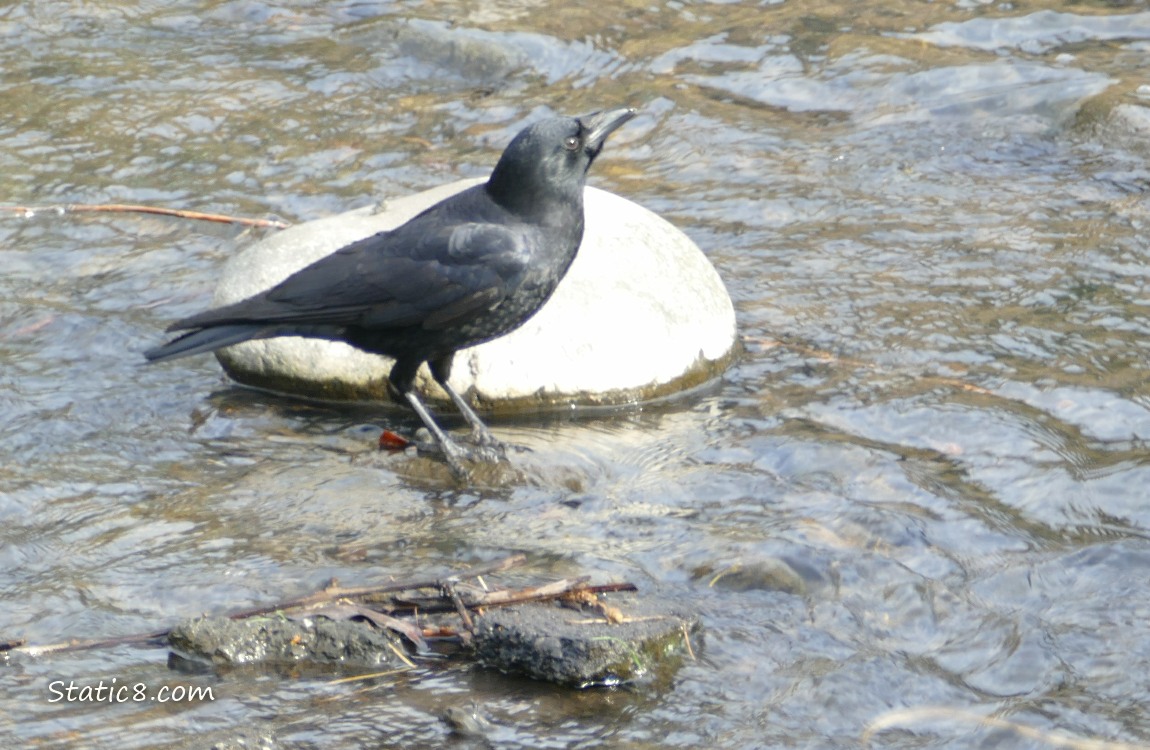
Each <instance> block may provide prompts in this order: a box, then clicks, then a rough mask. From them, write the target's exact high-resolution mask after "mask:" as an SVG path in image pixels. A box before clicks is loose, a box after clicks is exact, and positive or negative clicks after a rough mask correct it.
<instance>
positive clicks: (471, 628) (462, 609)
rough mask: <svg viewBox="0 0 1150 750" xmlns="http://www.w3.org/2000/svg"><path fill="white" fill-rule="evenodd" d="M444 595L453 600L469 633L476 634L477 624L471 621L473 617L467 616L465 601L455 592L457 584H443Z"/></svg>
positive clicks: (448, 582)
mask: <svg viewBox="0 0 1150 750" xmlns="http://www.w3.org/2000/svg"><path fill="white" fill-rule="evenodd" d="M443 593H444V594H446V595H447V597H448V598H449V599H451V603H452V604H454V605H455V611H457V612H458V613H459V619H461V620H463V627H465V628H467V632H468V633H474V632H475V623H474V622H472V621H471V615H469V614H467V607H466V605H464V603H463V600H462V599H460V598H459V592H458V591H456V590H455V584H454V583H452V582H451V581H444V582H443Z"/></svg>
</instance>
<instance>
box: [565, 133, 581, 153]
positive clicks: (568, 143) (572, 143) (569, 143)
mask: <svg viewBox="0 0 1150 750" xmlns="http://www.w3.org/2000/svg"><path fill="white" fill-rule="evenodd" d="M563 148H565V149H567V150H568V151H574V150H575V149H577V148H579V139H578V138H576V137H575V136H573V135H569V136H567V138H566V139H564V141H563Z"/></svg>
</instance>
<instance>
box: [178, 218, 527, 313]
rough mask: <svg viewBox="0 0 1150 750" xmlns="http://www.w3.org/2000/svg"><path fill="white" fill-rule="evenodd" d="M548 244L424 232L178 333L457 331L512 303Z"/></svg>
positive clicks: (335, 261)
mask: <svg viewBox="0 0 1150 750" xmlns="http://www.w3.org/2000/svg"><path fill="white" fill-rule="evenodd" d="M538 241H539V238H538V236H537V234H536V233H535V231H533V230H532V229H531V228H529V227H526V226H524V225H522V224H520V225H505V224H492V223H476V222H471V223H464V224H454V225H447V226H442V225H441V226H439V227H431V228H429V227H427V226H426V224H424V225H423V226H419V222H412V223H411V224H407V225H404V226H402V227H399V228H398V229H396V230H393V231H390V232H381V233H379V234H376V235H372V236H371V237H367V238H364V239H362V240H359V241H358V242H354V243H352V244H350V245H347V246H346V247H343V248H341V249H340V250H337V251H336V252H334V253H332V254H331V255H329V256H326V257H324V258H321V259H320V260H318V261H316V262H315V263H313V264H311V265H310V266H307V267H306V268H304V269H302V270H300V271H298V272H296V273H295V274H293V275H291V276H289V277H288V278H287V279H285V280H284V281H283V282H281V283H280V284H279V285H277V286H275V287H273V288H272V289H270V290H268V291H267V292H265V293H263V294H261V295H258V296H256V297H252V298H251V299H247V300H244V301H242V302H238V303H236V304H234V305H230V306H227V307H223V308H219V309H217V310H209V311H207V312H205V313H201V314H200V315H195V316H192V317H190V318H185V319H184V320H181V321H179V322H178V323H176V324H175V325H174V326H172V330H186V329H189V328H202V327H205V326H215V325H227V324H233V323H253V322H259V323H269V324H276V325H285V326H291V325H301V326H308V325H313V326H314V325H323V326H340V327H342V326H364V327H369V328H400V327H408V326H422V327H424V328H426V329H429V330H435V329H442V328H447V327H450V326H451V325H452V324H454V323H456V322H459V321H461V320H465V319H467V318H470V317H472V316H474V315H476V314H478V313H481V312H483V311H484V310H488V309H492V308H494V307H495V306H497V305H498V304H499V303H500V302H502V301H503V300H504V299H505V298H506V297H507V296H508V295H509V294H510V293H511V292H512V291H513V290H514V289H515V287H516V286H517V285H518V283H519V282H520V281H521V279H522V278H523V275H524V272H525V271H526V270H527V268H528V265H529V264H530V262H531V258H532V256H533V250H534V248H535V245H536V244H537V243H538Z"/></svg>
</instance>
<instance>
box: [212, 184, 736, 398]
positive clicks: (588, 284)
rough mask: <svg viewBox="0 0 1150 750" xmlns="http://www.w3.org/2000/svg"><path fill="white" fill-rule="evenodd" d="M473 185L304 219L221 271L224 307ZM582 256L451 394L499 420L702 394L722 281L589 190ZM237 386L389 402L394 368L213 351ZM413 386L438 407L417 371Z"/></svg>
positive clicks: (476, 355)
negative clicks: (544, 410) (521, 412)
mask: <svg viewBox="0 0 1150 750" xmlns="http://www.w3.org/2000/svg"><path fill="white" fill-rule="evenodd" d="M479 181H480V180H465V181H460V182H456V183H453V184H450V185H445V186H442V187H439V188H435V189H433V190H428V191H426V192H423V193H419V194H417V195H413V196H408V197H405V198H399V199H396V200H389V201H387V202H386V203H384V204H382V205H381V206H379V207H377V208H367V209H360V210H356V211H350V212H348V213H344V214H340V215H338V216H333V217H329V218H326V219H319V220H316V221H310V222H307V223H304V224H299V225H296V226H293V227H290V228H288V229H286V230H284V231H282V232H279V233H277V234H275V235H272V236H270V237H268V238H267V239H265V240H263V241H261V242H258V243H256V244H255V245H253V246H251V247H249V248H246V249H245V250H244V251H243V252H241V253H240V254H239V255H237V256H236V257H235V258H233V259H232V260H231V261H230V262H229V263H228V264H227V266H226V267H225V268H224V275H223V279H222V281H221V283H220V285H219V287H218V289H217V290H216V297H215V302H216V304H217V305H224V304H228V303H231V302H236V301H238V300H241V299H244V298H246V297H249V296H251V295H253V294H256V293H258V292H260V291H263V290H264V289H267V288H268V287H270V286H272V285H274V284H276V283H278V282H280V281H282V280H283V279H284V278H286V277H287V276H289V275H291V274H292V273H294V272H295V271H297V270H299V269H300V268H303V267H304V266H306V265H308V264H309V263H311V262H313V261H314V260H316V259H318V258H320V257H322V256H324V255H327V254H330V253H332V252H334V251H335V250H337V249H339V248H340V247H343V246H344V245H346V244H348V243H350V242H353V241H355V240H358V239H361V238H363V237H366V236H368V235H370V234H373V233H376V232H380V231H384V230H387V229H391V228H394V227H396V226H398V225H400V224H402V223H404V222H405V221H407V220H408V219H410V218H411V217H413V216H415V214H417V213H419V212H420V211H422V210H423V209H425V208H427V207H428V206H431V205H432V204H434V203H436V202H438V201H440V200H443V199H444V198H446V197H448V196H449V195H452V194H454V193H456V192H459V191H460V190H463V189H464V188H466V187H470V186H471V185H474V184H476V183H477V182H479ZM586 215H587V224H586V231H585V234H584V238H583V244H582V247H581V249H580V251H579V255H578V256H577V257H576V259H575V262H574V263H573V264H572V266H571V269H570V271H569V272H568V274H567V277H566V278H565V279H564V280H563V282H562V283H561V284H560V285H559V288H558V290H557V291H556V292H555V295H554V296H553V297H552V298H551V300H550V301H549V302H548V303H547V305H546V306H544V308H543V309H542V310H541V311H540V312H539V313H538V314H537V315H536V316H535V317H534V318H532V319H531V320H529V321H528V322H527V323H526V324H524V326H523V327H521V328H519V329H518V330H516V331H514V332H512V333H510V334H508V335H507V336H504V337H503V338H500V339H496V340H494V341H491V342H488V343H486V344H482V345H480V346H477V347H473V348H471V349H464V350H462V351H460V352H459V353H458V354H457V355H456V357H455V368H454V371H453V373H452V377H451V383H452V385H453V386H454V387H455V388H456V390H458V391H459V392H460V393H462V394H465V396H466V397H467V398H468V399H469V400H470V401H471V402H472V403H474V404H476V405H479V406H482V407H485V408H488V409H493V410H514V409H531V408H538V407H543V406H554V405H568V404H581V405H591V404H618V403H627V402H633V401H637V400H644V399H649V398H653V397H657V396H661V395H665V394H669V393H674V392H677V391H679V390H682V389H685V388H689V387H691V386H694V385H697V384H699V383H702V382H705V381H706V380H709V379H711V378H713V377H715V376H717V375H718V374H720V373H721V372H722V370H723V369H724V368H725V366H726V365H727V363H728V362H729V361H730V359H731V357H732V355H733V353H734V351H735V344H736V332H735V314H734V308H733V306H732V304H731V299H730V297H729V296H728V294H727V291H726V289H725V288H724V286H723V283H722V281H721V280H720V279H719V275H718V273H717V272H716V271H715V269H714V267H713V266H712V265H711V264H710V262H709V261H708V260H707V258H706V257H705V256H704V255H703V253H702V252H701V251H700V250H699V248H698V247H697V246H696V245H695V244H694V243H693V242H691V240H690V239H689V238H688V237H687V236H686V235H684V234H683V233H682V232H680V231H679V230H678V229H676V228H675V227H674V226H672V225H671V224H669V223H668V222H666V221H665V220H663V219H662V218H660V217H659V216H657V215H655V214H654V213H652V212H650V211H648V210H646V209H645V208H642V207H641V206H638V205H636V204H635V203H632V202H631V201H628V200H626V199H624V198H621V197H619V196H617V195H613V194H611V193H607V192H605V191H602V190H597V189H595V188H587V192H586ZM217 356H218V357H219V360H220V362H221V364H222V365H223V367H224V369H225V370H226V371H227V372H228V374H229V375H230V376H231V377H232V378H234V379H235V380H236V381H238V382H240V383H244V384H246V385H250V386H254V387H258V388H265V389H269V390H274V391H280V392H286V393H294V394H299V395H304V396H310V397H315V398H328V399H350V400H381V401H385V400H388V397H387V390H386V385H385V381H386V377H387V373H388V372H389V371H390V367H391V361H390V360H389V359H387V358H384V357H379V356H375V355H371V354H366V353H364V352H361V351H359V350H357V349H355V348H353V347H351V346H349V345H347V344H343V343H338V342H328V341H318V340H309V339H302V338H296V337H290V338H287V337H285V338H278V339H267V340H263V341H252V342H247V343H244V344H240V345H238V346H233V347H229V348H226V349H223V350H221V351H219V352H218V353H217ZM417 388H418V389H419V390H420V391H421V392H422V393H423V395H425V396H428V397H430V398H432V399H435V400H444V399H445V398H446V395H445V394H443V392H442V391H441V390H440V389H439V387H438V386H436V385H435V384H434V383H433V382H432V380H431V378H430V375H429V374H428V373H427V368H426V367H424V368H423V370H422V372H421V376H420V379H419V382H418V384H417Z"/></svg>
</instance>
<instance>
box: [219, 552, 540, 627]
mask: <svg viewBox="0 0 1150 750" xmlns="http://www.w3.org/2000/svg"><path fill="white" fill-rule="evenodd" d="M526 560H527V557H526V555H512V556H511V557H505V558H503V559H502V560H497V561H495V562H493V563H490V564H488V565H482V566H479V567H476V568H472V569H471V570H465V571H460V572H458V573H453V574H452V575H450V576H448V577H446V578H435V579H428V580H422V581H397V582H395V583H385V584H382V585H376V586H350V587H343V586H339V585H338V584H337V585H333V586H327V587H325V588H323V589H321V590H319V591H316V592H314V593H311V594H308V595H306V596H301V597H298V598H295V599H287V600H284V601H281V602H276V603H275V604H268V605H266V606H263V607H255V608H254V609H245V610H241V611H239V612H233V613H232V614H230V615H228V619H231V620H244V619H247V618H249V617H258V616H259V615H268V614H271V613H272V612H279V611H280V610H284V609H297V608H300V607H312V606H315V605H316V604H324V603H326V602H330V601H334V600H336V599H357V598H361V597H367V596H375V595H379V594H394V593H396V592H399V591H411V590H414V589H439V588H442V583H443V581H447V580H450V581H458V580H462V579H464V578H473V577H475V576H479V575H488V574H490V573H498V572H499V571H502V570H507V569H508V568H513V567H515V566H516V565H522V564H523V563H524V562H525V561H526Z"/></svg>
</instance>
